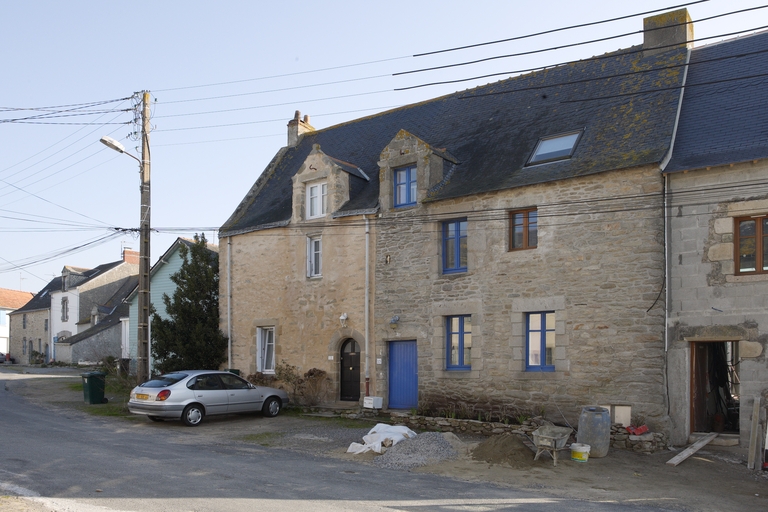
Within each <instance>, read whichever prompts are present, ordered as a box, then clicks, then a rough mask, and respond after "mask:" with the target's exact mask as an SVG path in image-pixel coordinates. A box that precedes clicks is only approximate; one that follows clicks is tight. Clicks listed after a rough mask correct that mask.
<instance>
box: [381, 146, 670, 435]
mask: <svg viewBox="0 0 768 512" xmlns="http://www.w3.org/2000/svg"><path fill="white" fill-rule="evenodd" d="M406 144H407V140H406V141H395V142H393V145H392V148H390V149H391V151H390V152H389V153H391V154H392V155H396V158H398V159H399V160H398V162H400V160H402V158H404V156H403V155H407V154H408V151H409V149H408V148H406V147H397V146H398V145H403V146H404V145H406ZM412 151H413V153H414V154H415V153H416V148H413V149H412ZM389 153H387V151H385V152H383V153H382V162H380V166H382V168H383V169H384V170H383V171H382V172H385V171H386V172H389V170H390V168H391V167H394V166H385V165H384V163H383V162H384V161H385V159H386V158H387V155H388V154H389ZM393 158H395V157H394V156H393ZM430 162H431V159H429V158H427V157H426V156H423V155H421V154H420V153H419V156H418V159H417V160H415V163H416V164H417V165H418V172H422V167H424V166H428V165H431V164H430ZM401 163H402V162H401ZM381 181H382V183H384V182H385V180H384V178H381ZM420 183H421V182H420ZM382 186H384V185H382ZM661 191H662V184H661V178H660V176H659V173H658V170H657V169H652V168H643V169H630V170H623V171H613V172H607V173H603V174H600V175H595V176H589V177H582V178H573V179H569V180H563V181H559V182H551V183H546V184H541V185H533V186H529V187H523V188H516V189H511V190H505V191H499V192H496V193H488V194H483V195H479V196H468V197H462V198H457V199H452V200H444V201H440V202H425V203H421V204H419V205H418V206H416V207H414V208H403V209H391V210H386V209H385V210H384V211H383V213H382V216H381V218H380V219H378V221H377V223H378V236H377V241H376V247H377V256H376V296H375V305H376V308H375V332H374V337H375V339H376V354H375V357H376V360H377V366H376V372H377V376H378V386H377V388H376V389H375V390H372V391H371V392H372V394H375V395H377V396H383V397H384V398H385V404H386V401H387V396H388V389H389V383H388V382H387V376H388V371H389V367H388V341H390V340H416V342H417V347H418V389H419V406H422V405H424V406H426V407H427V408H436V407H440V406H448V405H450V404H466V405H467V406H468V407H473V408H475V409H476V410H485V411H492V410H498V409H499V408H501V407H509V408H511V409H514V408H517V409H518V410H521V411H523V412H526V413H533V414H538V413H539V412H540V411H542V410H543V412H544V413H545V414H547V415H550V416H551V415H559V414H560V413H559V412H558V409H560V410H562V411H563V414H564V415H565V416H566V417H567V418H568V419H569V421H572V422H573V421H576V420H577V419H578V415H579V413H580V411H581V407H582V406H583V405H584V404H600V405H623V406H630V407H632V411H633V413H637V414H641V415H642V416H644V417H645V419H646V421H647V423H648V424H649V426H650V427H652V428H653V429H654V430H659V431H664V429H665V428H666V427H667V426H668V424H667V423H668V419H667V407H666V403H665V389H664V373H663V361H664V338H663V332H664V294H663V293H662V291H663V286H664V246H663V220H662V217H661V215H660V213H659V212H661V211H662V210H661V207H662V202H661V201H662V196H661ZM531 207H536V208H538V214H539V232H538V247H537V248H535V249H532V250H522V251H509V250H508V248H509V240H508V229H509V221H508V212H509V211H511V210H516V209H523V208H531ZM457 218H466V219H467V221H468V252H469V254H468V271H467V272H465V273H456V274H443V273H442V270H441V250H442V249H441V225H442V224H441V223H442V221H444V220H450V219H457ZM538 311H554V312H555V316H556V342H555V349H554V354H553V356H554V366H555V371H554V372H530V371H526V364H525V354H526V348H525V344H526V332H525V325H526V324H525V322H526V314H527V313H529V312H538ZM394 315H397V316H399V318H400V322H399V323H398V324H397V326H396V327H397V328H396V329H395V330H392V329H391V328H390V318H392V317H393V316H394ZM450 315H471V320H472V349H471V369H470V370H467V371H448V370H446V341H445V318H446V316H450ZM379 361H380V363H379ZM385 407H386V405H385Z"/></svg>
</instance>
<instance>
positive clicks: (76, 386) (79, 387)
mask: <svg viewBox="0 0 768 512" xmlns="http://www.w3.org/2000/svg"><path fill="white" fill-rule="evenodd" d="M64 387H65V388H66V389H68V390H70V391H80V392H82V391H83V383H82V382H67V383H66V384H64Z"/></svg>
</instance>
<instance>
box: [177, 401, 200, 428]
mask: <svg viewBox="0 0 768 512" xmlns="http://www.w3.org/2000/svg"><path fill="white" fill-rule="evenodd" d="M204 417H205V412H204V411H203V408H202V407H201V406H199V405H197V404H190V405H188V406H187V407H186V408H185V409H184V412H183V413H181V420H182V421H183V422H184V424H185V425H186V426H188V427H196V426H198V425H199V424H200V422H201V421H203V418H204Z"/></svg>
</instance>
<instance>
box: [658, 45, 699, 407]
mask: <svg viewBox="0 0 768 512" xmlns="http://www.w3.org/2000/svg"><path fill="white" fill-rule="evenodd" d="M690 62H691V49H690V48H688V53H687V55H686V56H685V67H684V68H683V80H682V84H681V86H680V98H678V100H677V116H676V117H675V126H674V128H673V129H672V140H671V142H670V144H669V151H668V152H667V154H666V156H665V157H664V159H663V160H662V161H661V165H660V166H659V167H660V170H661V173H662V176H663V177H664V180H663V182H662V187H663V192H662V193H663V196H664V204H663V208H664V292H665V293H664V387H665V390H666V396H665V399H666V402H667V416H669V415H670V414H671V412H672V411H671V401H670V398H669V327H670V326H669V323H670V318H671V316H672V315H671V310H672V305H671V303H670V299H671V296H672V294H671V292H670V289H669V285H670V280H671V278H670V272H669V267H670V263H671V260H672V249H671V245H672V244H671V242H670V237H671V226H670V222H671V221H670V217H669V196H670V195H671V193H672V190H671V186H672V181H671V180H670V179H669V173H666V172H664V170H665V169H666V168H667V165H668V164H669V161H670V160H671V159H672V152H673V151H674V149H675V139H676V137H677V128H678V126H679V125H680V113H681V112H682V110H683V96H685V85H686V83H687V81H688V65H689V64H690Z"/></svg>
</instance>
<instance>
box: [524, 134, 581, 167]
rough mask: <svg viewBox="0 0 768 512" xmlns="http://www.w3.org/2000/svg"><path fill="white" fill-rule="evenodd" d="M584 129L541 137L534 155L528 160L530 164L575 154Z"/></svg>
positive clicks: (562, 158) (561, 158) (560, 158)
mask: <svg viewBox="0 0 768 512" xmlns="http://www.w3.org/2000/svg"><path fill="white" fill-rule="evenodd" d="M581 134H582V131H581V130H579V131H577V132H570V133H562V134H559V135H553V136H550V137H543V138H541V139H539V143H538V144H536V149H535V150H534V151H533V155H531V158H530V159H529V160H528V165H532V164H542V163H545V162H552V161H554V160H564V159H566V158H570V157H571V155H573V151H574V149H575V148H576V143H577V142H579V138H580V137H581Z"/></svg>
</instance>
